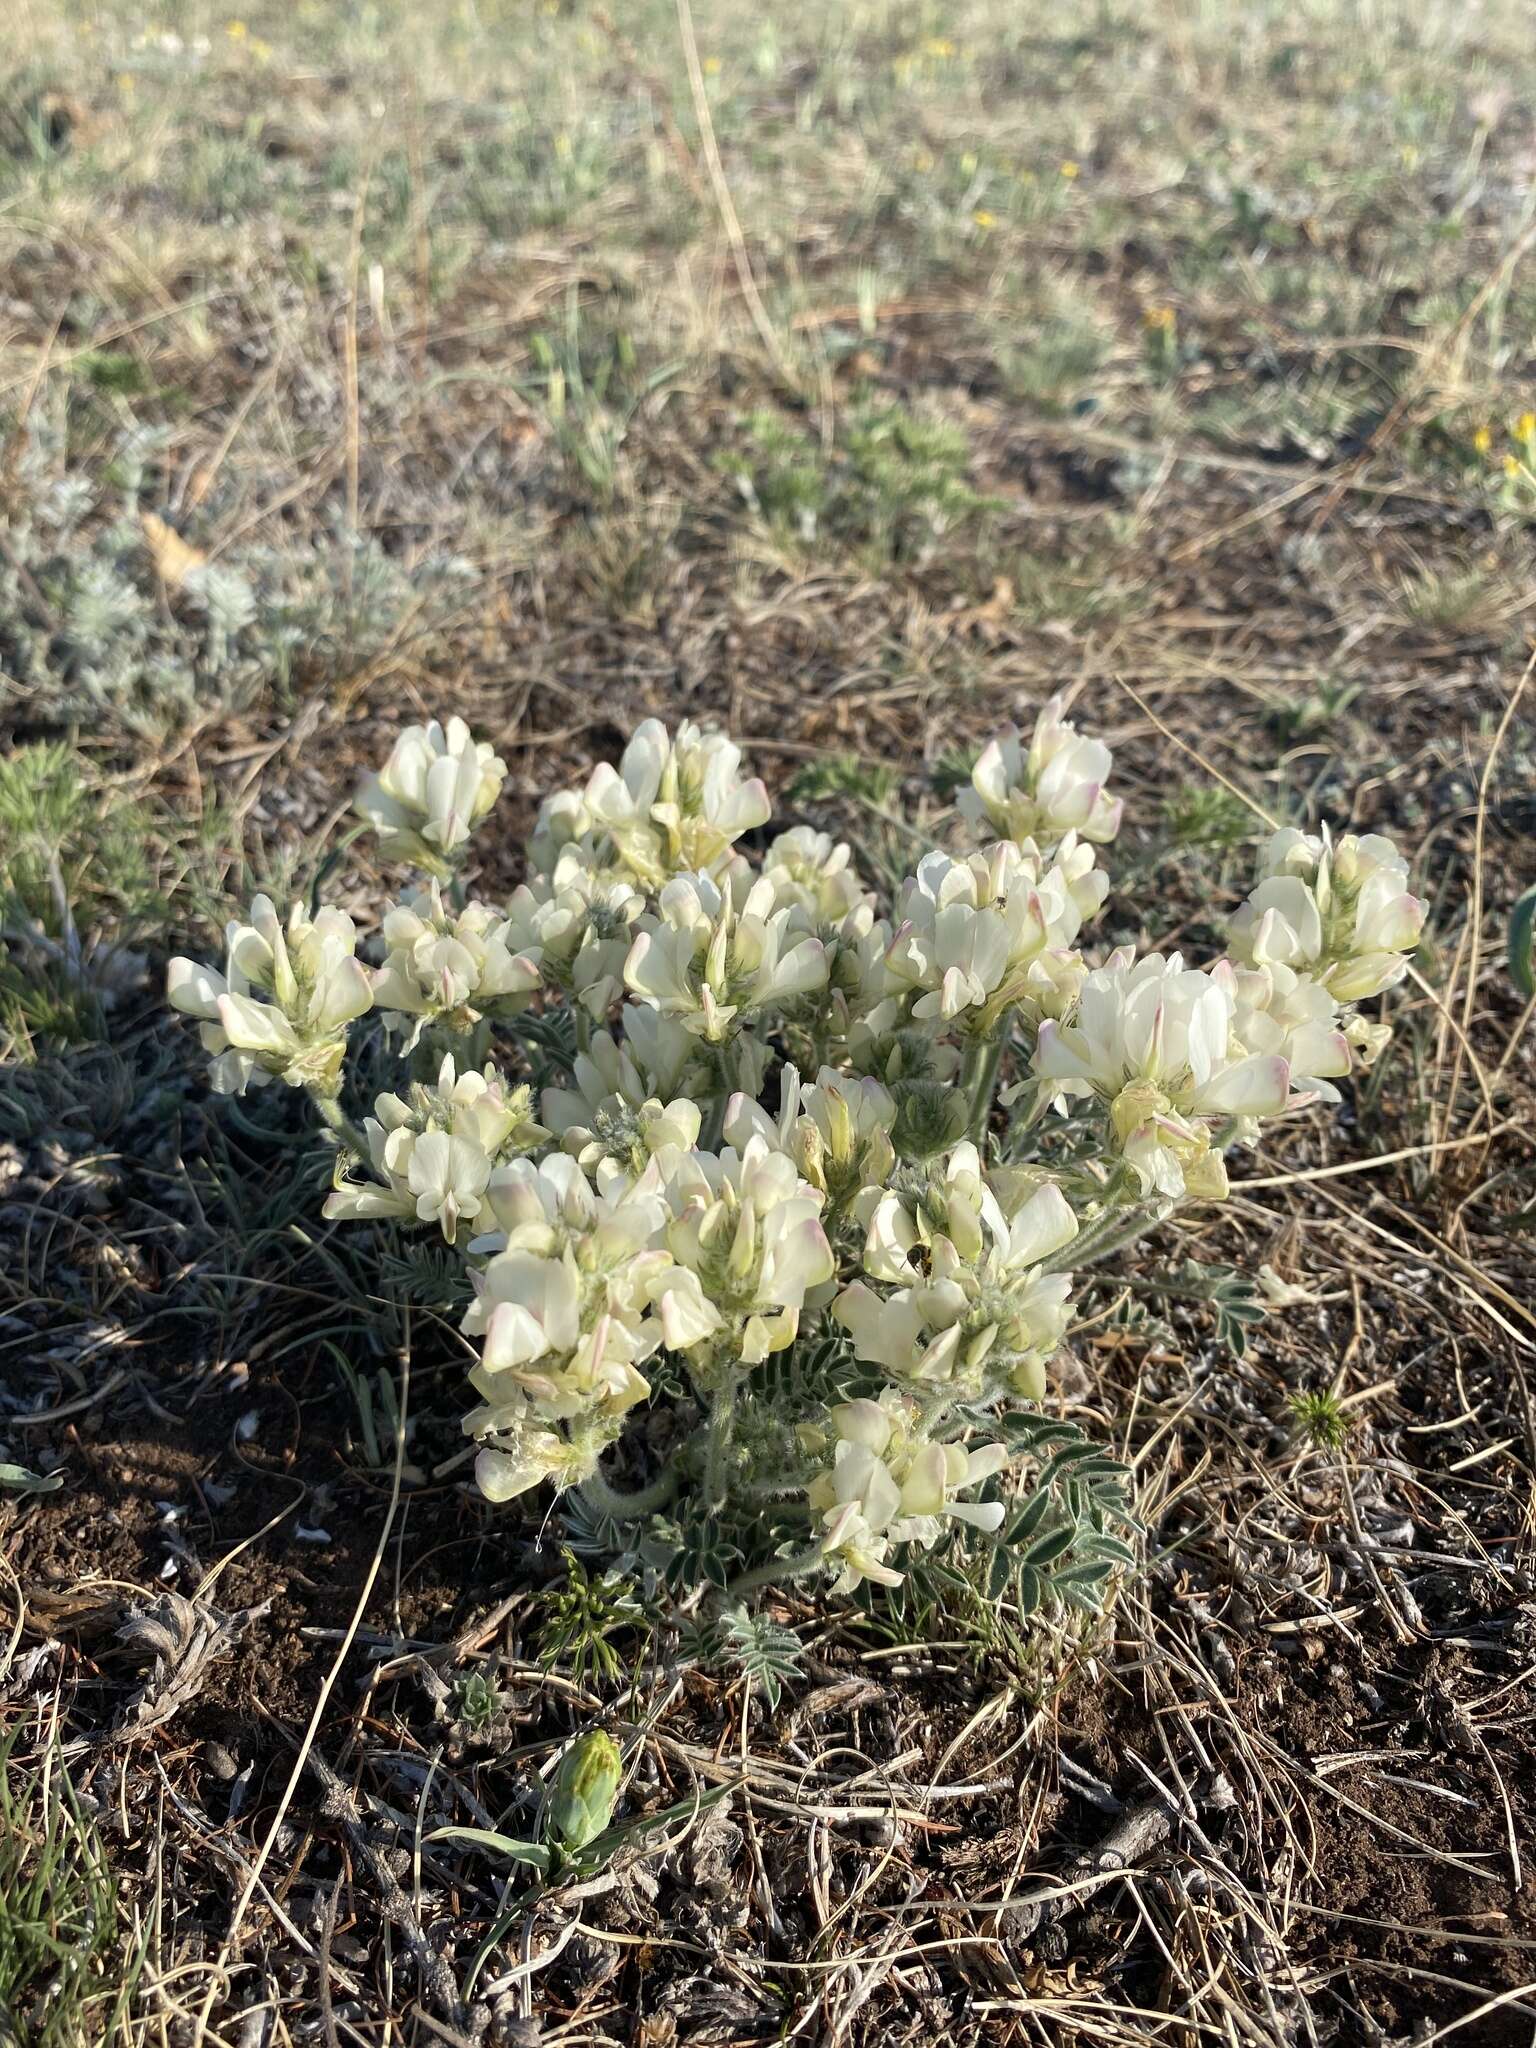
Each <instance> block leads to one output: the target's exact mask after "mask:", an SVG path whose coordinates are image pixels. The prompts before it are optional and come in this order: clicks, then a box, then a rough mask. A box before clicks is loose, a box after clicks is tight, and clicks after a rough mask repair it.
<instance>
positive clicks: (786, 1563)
mask: <svg viewBox="0 0 1536 2048" xmlns="http://www.w3.org/2000/svg"><path fill="white" fill-rule="evenodd" d="M825 1555H826V1554H825V1552H824V1551H823V1550H822V1547H821V1545H820V1544H819V1543H813V1544H811V1545H810V1546H809V1548H808V1549H805V1550H797V1551H796V1552H795V1553H794V1555H793V1556H792V1557H778V1558H774V1559H772V1560H771V1561H770V1562H769V1563H768V1564H760V1565H756V1566H754V1567H753V1569H752V1570H751V1571H749V1572H742V1573H741V1575H740V1576H739V1577H738V1578H734V1579H732V1581H731V1583H730V1584H729V1585H728V1586H727V1587H726V1589H725V1597H726V1599H727V1600H740V1599H742V1598H743V1597H744V1596H745V1595H746V1594H748V1593H755V1592H756V1591H757V1589H758V1587H759V1586H770V1585H771V1586H783V1585H787V1584H788V1583H789V1581H790V1580H791V1579H803V1578H804V1577H805V1575H806V1573H807V1572H813V1571H815V1569H816V1567H817V1566H818V1565H819V1564H822V1563H823V1562H824V1561H825Z"/></svg>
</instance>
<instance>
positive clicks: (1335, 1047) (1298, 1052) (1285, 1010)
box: [1233, 961, 1350, 1102]
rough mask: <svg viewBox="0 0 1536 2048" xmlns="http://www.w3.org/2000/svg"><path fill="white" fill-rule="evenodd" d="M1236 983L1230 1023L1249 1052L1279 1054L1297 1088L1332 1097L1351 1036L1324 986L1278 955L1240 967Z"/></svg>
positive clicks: (1334, 1099)
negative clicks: (1266, 961)
mask: <svg viewBox="0 0 1536 2048" xmlns="http://www.w3.org/2000/svg"><path fill="white" fill-rule="evenodd" d="M1235 983H1236V993H1237V1007H1236V1010H1235V1011H1234V1013H1233V1026H1234V1029H1235V1031H1236V1035H1237V1037H1238V1039H1239V1040H1240V1041H1241V1043H1242V1044H1243V1045H1244V1046H1246V1048H1247V1049H1248V1051H1249V1052H1262V1053H1276V1054H1279V1055H1280V1057H1281V1058H1283V1059H1284V1060H1285V1061H1286V1062H1287V1063H1288V1064H1289V1066H1290V1069H1291V1086H1292V1087H1293V1088H1294V1089H1297V1090H1299V1091H1300V1092H1301V1093H1302V1094H1304V1095H1310V1096H1316V1097H1319V1098H1320V1099H1321V1100H1322V1101H1324V1102H1337V1101H1338V1099H1339V1091H1338V1089H1337V1088H1335V1087H1334V1085H1333V1084H1334V1082H1335V1081H1336V1080H1337V1079H1338V1078H1339V1077H1340V1075H1342V1074H1347V1073H1348V1072H1349V1068H1350V1040H1349V1036H1348V1033H1347V1031H1346V1030H1345V1029H1344V1028H1343V1027H1342V1026H1341V1024H1340V1019H1339V1005H1338V1003H1337V1001H1336V1000H1335V999H1334V997H1333V995H1332V994H1331V993H1330V992H1329V990H1328V989H1327V988H1325V987H1324V986H1323V984H1322V982H1320V981H1318V980H1316V979H1315V977H1314V976H1312V975H1310V974H1297V973H1295V972H1294V971H1293V970H1292V969H1291V968H1289V967H1286V966H1283V965H1282V964H1281V963H1280V962H1279V961H1273V962H1271V963H1270V964H1269V965H1267V966H1264V967H1240V968H1238V970H1237V973H1236V977H1235Z"/></svg>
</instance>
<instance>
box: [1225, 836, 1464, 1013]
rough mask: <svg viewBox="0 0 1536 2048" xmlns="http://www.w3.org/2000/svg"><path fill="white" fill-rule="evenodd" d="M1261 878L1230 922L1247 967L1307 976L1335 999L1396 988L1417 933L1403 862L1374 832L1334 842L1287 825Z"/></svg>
mask: <svg viewBox="0 0 1536 2048" xmlns="http://www.w3.org/2000/svg"><path fill="white" fill-rule="evenodd" d="M1260 873H1261V880H1260V882H1259V885H1258V887H1257V888H1256V889H1255V890H1254V891H1253V893H1252V895H1251V896H1249V898H1248V900H1247V902H1246V903H1244V905H1243V907H1242V908H1241V910H1239V911H1238V913H1237V915H1236V916H1235V917H1234V918H1233V920H1232V924H1231V928H1230V933H1229V937H1230V942H1231V946H1232V950H1233V955H1234V957H1235V958H1236V959H1238V960H1239V961H1241V962H1242V963H1243V964H1244V965H1245V966H1252V967H1270V966H1281V967H1289V968H1291V969H1293V970H1294V971H1295V972H1297V973H1308V974H1311V975H1313V976H1314V977H1315V978H1316V979H1317V980H1318V981H1320V982H1321V983H1322V985H1323V986H1324V987H1325V988H1326V989H1327V990H1328V992H1329V993H1330V994H1331V995H1332V996H1333V997H1334V998H1335V999H1336V1000H1337V1001H1339V1002H1341V1003H1358V1002H1363V1001H1364V1000H1365V999H1366V998H1367V997H1368V996H1374V995H1380V994H1381V992H1382V991H1383V990H1384V989H1389V988H1392V987H1395V985H1396V984H1397V983H1398V982H1400V981H1401V980H1402V978H1403V976H1404V975H1405V974H1406V973H1407V972H1408V959H1407V956H1408V955H1409V954H1410V953H1411V952H1412V951H1413V949H1414V947H1415V946H1416V945H1417V944H1418V942H1419V934H1420V933H1421V932H1422V930H1423V928H1424V904H1423V902H1422V901H1421V900H1420V898H1418V897H1417V896H1415V895H1413V894H1412V893H1411V891H1410V890H1409V888H1408V863H1407V862H1406V861H1405V860H1404V859H1403V857H1402V855H1401V854H1400V853H1399V852H1398V850H1397V848H1396V847H1395V846H1394V845H1393V844H1392V841H1391V840H1390V839H1386V838H1384V837H1382V835H1381V834H1380V833H1376V832H1368V833H1365V834H1364V835H1363V836H1357V835H1356V834H1355V833H1353V832H1347V833H1345V835H1344V836H1343V837H1342V838H1341V839H1339V840H1337V841H1335V840H1334V839H1332V838H1331V836H1330V835H1329V834H1328V833H1327V832H1326V831H1325V832H1323V833H1322V834H1321V835H1320V836H1317V837H1313V836H1312V835H1310V834H1308V833H1305V832H1298V831H1296V830H1294V829H1293V828H1291V827H1286V828H1284V829H1283V830H1281V831H1279V832H1277V833H1275V835H1274V837H1273V838H1272V839H1271V840H1270V841H1269V843H1268V845H1267V846H1266V847H1265V849H1264V852H1263V855H1262V858H1261V862H1260Z"/></svg>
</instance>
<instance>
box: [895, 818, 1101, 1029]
mask: <svg viewBox="0 0 1536 2048" xmlns="http://www.w3.org/2000/svg"><path fill="white" fill-rule="evenodd" d="M1107 888H1108V877H1107V876H1105V875H1104V874H1103V873H1102V872H1101V871H1100V870H1099V869H1097V868H1095V867H1094V864H1093V850H1092V848H1091V847H1088V846H1084V845H1081V844H1079V842H1078V841H1077V840H1076V839H1075V838H1073V837H1072V836H1071V835H1069V836H1068V838H1067V839H1065V840H1064V841H1063V842H1062V844H1061V847H1060V848H1059V849H1058V851H1057V853H1056V854H1055V856H1054V857H1053V858H1052V859H1051V860H1049V861H1047V860H1045V859H1043V858H1042V857H1041V855H1040V853H1039V851H1038V849H1037V848H1035V847H1034V846H1030V847H1027V848H1026V847H1020V846H1016V845H1015V844H1014V843H1013V842H1012V841H1011V840H1006V839H1004V840H999V841H998V842H997V843H996V845H994V846H991V847H989V848H988V849H987V851H986V852H985V853H976V854H972V855H971V856H970V857H969V858H968V859H965V860H956V859H954V858H952V857H951V856H950V855H949V854H947V853H940V852H934V853H928V854H925V855H924V856H923V858H922V860H921V861H920V862H919V863H918V869H917V873H916V875H915V876H913V877H911V878H910V879H909V880H908V881H907V882H905V883H904V884H903V885H902V893H901V900H900V903H899V905H898V922H897V926H896V933H895V936H894V938H893V939H892V941H891V945H890V950H889V952H888V953H887V955H886V980H887V989H888V990H889V991H890V992H892V993H895V994H898V995H901V996H903V997H906V998H907V999H908V1000H909V1002H910V1007H911V1014H912V1015H913V1016H914V1017H917V1018H920V1019H922V1020H924V1021H926V1022H928V1023H930V1024H932V1025H934V1026H941V1025H953V1026H955V1027H956V1028H957V1029H959V1030H960V1031H961V1032H962V1033H963V1034H965V1035H966V1036H969V1037H977V1038H992V1037H994V1036H995V1035H996V1034H997V1032H998V1031H999V1030H1000V1029H1001V1028H1002V1025H1003V1023H1004V1021H1005V1019H1006V1018H1007V1017H1008V1015H1009V1014H1010V1012H1012V1011H1014V1010H1017V1009H1022V1010H1024V1011H1025V1013H1026V1014H1027V1015H1029V1016H1030V1017H1031V1018H1038V1017H1040V1016H1042V1015H1045V1016H1054V1015H1058V1014H1060V1013H1061V1012H1062V1011H1063V1010H1065V1009H1066V1008H1067V1007H1068V1006H1069V1005H1070V1003H1071V1001H1072V998H1073V996H1074V994H1075V993H1076V990H1077V986H1078V984H1079V982H1080V980H1081V977H1082V963H1081V960H1080V958H1079V956H1078V955H1077V954H1076V953H1075V952H1074V951H1073V942H1074V941H1075V940H1076V938H1077V935H1078V932H1079V931H1080V930H1081V928H1082V924H1083V919H1084V917H1085V915H1088V914H1090V913H1091V912H1092V911H1094V910H1097V908H1098V907H1099V905H1100V904H1101V903H1102V902H1103V900H1104V893H1105V890H1106V889H1107Z"/></svg>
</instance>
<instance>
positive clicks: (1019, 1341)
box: [832, 1141, 1078, 1407]
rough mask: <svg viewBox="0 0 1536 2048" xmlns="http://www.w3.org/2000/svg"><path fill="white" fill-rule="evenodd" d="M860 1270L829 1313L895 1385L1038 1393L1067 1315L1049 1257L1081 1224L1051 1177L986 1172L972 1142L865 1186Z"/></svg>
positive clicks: (1020, 1395)
mask: <svg viewBox="0 0 1536 2048" xmlns="http://www.w3.org/2000/svg"><path fill="white" fill-rule="evenodd" d="M863 1206H864V1209H865V1211H866V1213H867V1219H868V1220H867V1225H866V1230H865V1238H864V1247H863V1261H862V1263H863V1270H864V1273H865V1274H866V1275H867V1276H868V1278H869V1279H872V1280H874V1281H876V1282H877V1283H880V1284H879V1285H878V1286H877V1287H874V1288H872V1287H870V1286H869V1285H868V1282H867V1280H865V1279H858V1280H854V1281H852V1282H851V1283H850V1284H849V1285H848V1286H847V1287H845V1288H844V1289H843V1290H842V1292H841V1293H840V1294H839V1295H838V1297H837V1301H836V1303H835V1304H834V1306H833V1311H832V1312H833V1315H834V1316H835V1317H836V1319H837V1321H838V1322H839V1323H841V1324H842V1326H843V1328H844V1329H845V1330H847V1332H848V1333H849V1335H850V1337H851V1338H852V1340H853V1348H854V1353H855V1355H856V1356H857V1357H858V1358H861V1359H863V1360H864V1361H865V1362H866V1363H868V1364H870V1365H875V1366H878V1367H879V1368H880V1370H881V1371H882V1372H883V1373H884V1374H885V1375H886V1376H887V1377H888V1378H890V1379H891V1380H892V1381H894V1382H895V1383H896V1384H897V1385H898V1386H900V1387H903V1388H908V1389H913V1390H920V1391H922V1392H924V1393H926V1394H930V1395H932V1394H942V1395H944V1396H946V1397H947V1398H949V1399H951V1400H955V1401H962V1402H964V1403H966V1404H967V1406H970V1407H985V1406H992V1405H994V1404H995V1403H997V1402H998V1401H1001V1400H1005V1399H1008V1398H1010V1397H1012V1398H1014V1399H1018V1400H1025V1401H1038V1400H1039V1399H1040V1398H1041V1397H1042V1396H1043V1394H1044V1393H1045V1369H1046V1366H1047V1364H1048V1363H1049V1361H1050V1359H1051V1358H1052V1357H1053V1356H1054V1355H1055V1353H1056V1351H1057V1350H1058V1348H1059V1347H1060V1344H1061V1340H1062V1338H1063V1336H1064V1335H1065V1333H1066V1328H1067V1323H1068V1321H1069V1319H1070V1315H1071V1308H1070V1302H1069V1295H1070V1292H1071V1281H1070V1279H1069V1277H1068V1276H1067V1275H1066V1274H1065V1273H1058V1272H1052V1271H1050V1270H1049V1267H1048V1262H1049V1261H1051V1260H1053V1259H1054V1258H1055V1256H1056V1254H1057V1253H1059V1252H1061V1251H1062V1250H1064V1249H1065V1247H1066V1246H1067V1245H1069V1244H1070V1243H1071V1242H1072V1240H1073V1238H1074V1237H1076V1235H1077V1230H1078V1222H1077V1217H1076V1216H1075V1215H1074V1214H1073V1211H1072V1207H1071V1205H1070V1203H1069V1202H1068V1201H1067V1199H1066V1197H1065V1195H1063V1193H1062V1191H1061V1189H1060V1188H1059V1187H1058V1186H1057V1185H1056V1184H1055V1183H1054V1182H1053V1181H1050V1180H1040V1181H1036V1180H1033V1179H1031V1178H1030V1177H1029V1176H1021V1175H1019V1174H1017V1173H1008V1172H1006V1171H1001V1172H993V1173H990V1174H989V1173H987V1172H984V1171H983V1168H982V1164H981V1158H980V1155H979V1153H978V1151H977V1148H976V1147H975V1145H973V1144H971V1143H970V1142H969V1141H967V1142H966V1143H964V1144H960V1145H957V1146H956V1147H955V1149H954V1150H953V1152H951V1153H950V1155H949V1157H948V1158H947V1159H946V1160H945V1161H944V1163H943V1165H942V1167H941V1168H940V1169H939V1170H938V1171H937V1172H935V1173H932V1174H930V1175H928V1176H926V1177H925V1178H924V1179H922V1180H920V1181H918V1182H917V1183H916V1184H915V1185H909V1186H908V1187H905V1188H893V1189H879V1188H871V1189H869V1190H868V1191H867V1194H866V1196H865V1199H864V1204H863Z"/></svg>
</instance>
